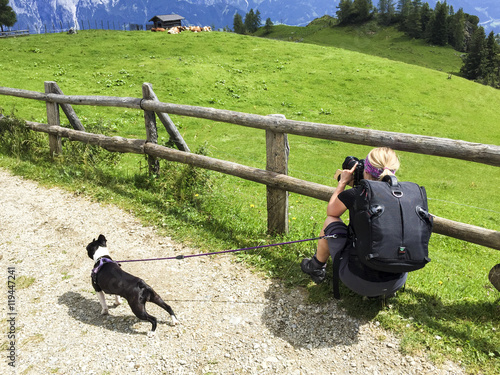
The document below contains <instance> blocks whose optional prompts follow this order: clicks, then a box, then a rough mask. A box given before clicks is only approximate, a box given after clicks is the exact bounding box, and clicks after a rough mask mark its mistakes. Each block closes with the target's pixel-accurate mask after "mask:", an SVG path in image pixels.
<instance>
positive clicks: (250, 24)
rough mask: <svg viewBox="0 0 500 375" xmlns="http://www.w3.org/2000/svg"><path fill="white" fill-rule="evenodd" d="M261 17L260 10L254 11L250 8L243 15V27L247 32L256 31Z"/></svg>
mask: <svg viewBox="0 0 500 375" xmlns="http://www.w3.org/2000/svg"><path fill="white" fill-rule="evenodd" d="M260 23H261V19H260V12H259V10H257V11H256V12H254V11H253V9H250V11H249V12H248V13H247V14H246V15H245V22H244V24H245V28H246V30H247V31H248V32H249V33H254V32H256V31H257V30H258V29H259V27H260Z"/></svg>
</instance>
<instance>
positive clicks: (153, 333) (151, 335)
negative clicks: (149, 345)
mask: <svg viewBox="0 0 500 375" xmlns="http://www.w3.org/2000/svg"><path fill="white" fill-rule="evenodd" d="M155 336H156V331H149V332H148V337H149V338H153V337H155Z"/></svg>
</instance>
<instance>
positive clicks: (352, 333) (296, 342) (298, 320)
mask: <svg viewBox="0 0 500 375" xmlns="http://www.w3.org/2000/svg"><path fill="white" fill-rule="evenodd" d="M306 294H307V291H306V290H305V289H303V288H294V289H287V288H285V287H284V286H283V285H282V284H281V283H280V282H278V281H273V282H272V283H271V284H270V286H269V289H268V290H267V291H266V293H265V297H266V300H267V301H268V303H267V305H266V307H265V308H264V311H263V313H262V321H263V323H264V324H265V326H266V327H267V328H268V329H269V330H270V331H271V333H272V334H273V335H274V336H277V337H280V338H282V339H283V340H285V341H287V342H288V343H289V344H290V345H292V346H293V347H295V348H309V349H310V348H331V347H334V346H339V345H345V346H350V345H354V344H356V343H357V342H358V336H359V327H360V325H362V324H364V323H365V322H366V321H364V320H360V319H356V318H352V317H350V316H349V315H348V314H347V313H346V312H345V310H343V309H341V308H340V307H339V306H338V304H337V302H336V301H334V300H333V299H332V300H331V301H329V302H328V303H325V304H307V301H306V299H307V295H306Z"/></svg>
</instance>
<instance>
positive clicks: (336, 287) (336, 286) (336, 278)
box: [333, 251, 342, 299]
mask: <svg viewBox="0 0 500 375" xmlns="http://www.w3.org/2000/svg"><path fill="white" fill-rule="evenodd" d="M340 259H342V252H341V251H339V252H338V253H337V254H335V258H334V259H333V297H334V298H335V299H340Z"/></svg>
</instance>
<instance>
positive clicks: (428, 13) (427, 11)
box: [420, 2, 433, 39]
mask: <svg viewBox="0 0 500 375" xmlns="http://www.w3.org/2000/svg"><path fill="white" fill-rule="evenodd" d="M432 14H433V10H432V9H431V7H430V6H429V3H427V2H425V3H424V5H422V9H420V25H421V26H422V30H421V31H422V32H421V34H420V35H422V38H425V39H428V35H427V34H426V30H427V26H428V25H429V22H430V21H431V19H432Z"/></svg>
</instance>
